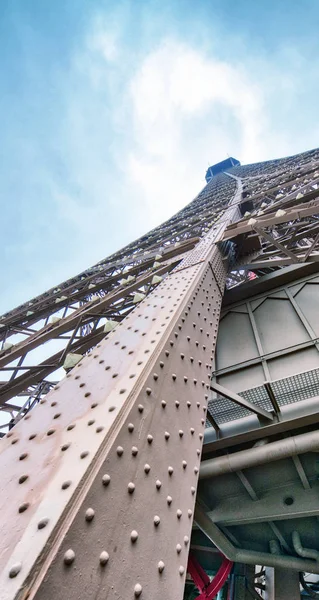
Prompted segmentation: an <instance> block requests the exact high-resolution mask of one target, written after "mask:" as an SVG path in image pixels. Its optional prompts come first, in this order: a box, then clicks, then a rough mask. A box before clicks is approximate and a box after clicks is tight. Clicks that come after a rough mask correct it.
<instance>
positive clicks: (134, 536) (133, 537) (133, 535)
mask: <svg viewBox="0 0 319 600" xmlns="http://www.w3.org/2000/svg"><path fill="white" fill-rule="evenodd" d="M137 538H138V533H137V531H135V529H133V531H131V542H132V543H133V544H135V542H136V540H137Z"/></svg>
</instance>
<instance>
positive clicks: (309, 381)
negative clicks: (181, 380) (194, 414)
mask: <svg viewBox="0 0 319 600" xmlns="http://www.w3.org/2000/svg"><path fill="white" fill-rule="evenodd" d="M271 387H272V390H273V393H274V396H275V398H276V400H277V402H278V404H279V406H284V405H287V404H293V403H294V402H299V401H300V400H306V399H307V398H312V397H313V396H319V369H313V370H312V371H306V372H305V373H298V374H297V375H292V376H291V377H285V378H284V379H279V380H277V381H274V382H272V384H271ZM239 396H241V397H242V398H245V400H249V402H251V403H252V404H255V405H256V406H259V407H260V408H263V409H265V410H268V411H271V410H272V404H271V402H270V400H269V397H268V394H267V391H266V389H265V388H264V386H263V385H260V386H258V387H255V388H251V389H250V390H245V391H244V392H240V393H239ZM208 410H209V412H210V414H211V415H212V417H214V419H215V421H216V423H217V424H218V425H220V424H222V423H228V422H229V421H235V420H237V419H242V418H243V417H248V416H249V415H251V414H252V413H251V412H250V411H249V410H248V409H246V408H243V407H241V406H238V405H237V404H235V403H234V402H231V400H228V399H227V398H224V397H223V396H219V395H217V397H216V398H214V399H212V400H209V402H208ZM207 426H208V427H211V425H210V423H208V422H207Z"/></svg>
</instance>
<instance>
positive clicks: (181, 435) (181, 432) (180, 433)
mask: <svg viewBox="0 0 319 600" xmlns="http://www.w3.org/2000/svg"><path fill="white" fill-rule="evenodd" d="M178 435H179V437H183V435H184V431H183V430H182V429H180V430H179V432H178Z"/></svg>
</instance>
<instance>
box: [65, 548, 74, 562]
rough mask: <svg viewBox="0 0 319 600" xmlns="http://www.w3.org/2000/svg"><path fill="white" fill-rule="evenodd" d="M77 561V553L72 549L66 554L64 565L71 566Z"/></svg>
mask: <svg viewBox="0 0 319 600" xmlns="http://www.w3.org/2000/svg"><path fill="white" fill-rule="evenodd" d="M74 559H75V552H74V550H72V549H71V548H69V550H67V551H66V552H65V554H64V559H63V560H64V564H66V565H71V564H72V563H73V561H74Z"/></svg>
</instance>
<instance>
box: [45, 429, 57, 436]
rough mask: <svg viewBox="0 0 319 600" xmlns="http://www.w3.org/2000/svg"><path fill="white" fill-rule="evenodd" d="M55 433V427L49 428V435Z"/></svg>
mask: <svg viewBox="0 0 319 600" xmlns="http://www.w3.org/2000/svg"><path fill="white" fill-rule="evenodd" d="M54 433H55V429H49V431H47V435H53V434H54Z"/></svg>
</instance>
